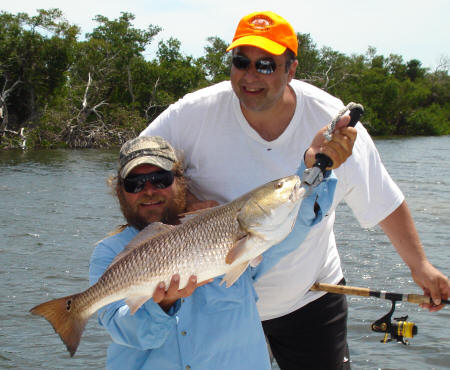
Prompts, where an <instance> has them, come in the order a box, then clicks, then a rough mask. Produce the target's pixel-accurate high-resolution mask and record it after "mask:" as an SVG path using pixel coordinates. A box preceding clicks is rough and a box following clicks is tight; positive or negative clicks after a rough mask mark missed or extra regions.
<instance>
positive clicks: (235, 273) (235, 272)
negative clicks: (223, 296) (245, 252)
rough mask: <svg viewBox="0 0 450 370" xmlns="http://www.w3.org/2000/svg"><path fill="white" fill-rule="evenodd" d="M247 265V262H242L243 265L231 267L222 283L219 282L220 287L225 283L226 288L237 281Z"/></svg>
mask: <svg viewBox="0 0 450 370" xmlns="http://www.w3.org/2000/svg"><path fill="white" fill-rule="evenodd" d="M248 264H249V261H246V262H243V263H241V264H239V265H236V266H235V267H233V268H232V269H231V270H230V271H228V272H227V273H226V275H225V276H224V277H223V279H222V281H221V282H220V285H222V284H223V283H224V282H225V283H226V287H227V288H229V287H230V286H232V285H233V284H234V283H235V282H236V281H237V279H239V277H240V276H241V275H242V274H243V273H244V271H245V269H246V268H247V266H248Z"/></svg>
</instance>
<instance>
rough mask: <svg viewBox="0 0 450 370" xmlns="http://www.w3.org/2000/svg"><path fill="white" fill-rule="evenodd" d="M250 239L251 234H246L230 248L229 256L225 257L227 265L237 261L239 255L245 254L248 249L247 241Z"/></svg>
mask: <svg viewBox="0 0 450 370" xmlns="http://www.w3.org/2000/svg"><path fill="white" fill-rule="evenodd" d="M249 240H250V238H249V235H245V236H244V237H242V238H241V239H239V240H238V241H236V243H235V244H234V246H233V247H232V248H231V249H230V251H229V252H228V254H227V256H226V257H225V263H226V264H227V265H231V264H232V263H233V262H234V261H236V260H237V259H238V258H239V257H241V256H243V255H244V253H245V252H246V251H247V248H248V244H247V242H248V241H249Z"/></svg>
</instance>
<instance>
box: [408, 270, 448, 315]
mask: <svg viewBox="0 0 450 370" xmlns="http://www.w3.org/2000/svg"><path fill="white" fill-rule="evenodd" d="M411 275H412V277H413V279H414V281H415V282H416V284H417V285H419V286H420V287H421V288H422V290H423V292H424V294H425V295H426V296H429V297H431V299H432V300H433V303H434V304H431V303H423V304H421V305H420V306H421V307H422V308H426V309H428V311H430V312H435V311H439V310H441V309H442V308H443V307H444V306H445V305H443V304H440V303H441V300H442V299H448V297H449V296H450V283H449V281H448V278H447V277H446V276H445V275H444V274H442V273H441V272H440V271H439V270H438V269H437V268H435V267H434V266H433V265H432V264H431V263H430V262H428V261H425V262H424V263H422V264H421V265H420V266H419V267H418V268H415V269H411Z"/></svg>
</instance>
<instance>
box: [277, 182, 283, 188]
mask: <svg viewBox="0 0 450 370" xmlns="http://www.w3.org/2000/svg"><path fill="white" fill-rule="evenodd" d="M282 187H283V183H282V182H281V181H278V182H277V183H276V184H275V189H281V188H282Z"/></svg>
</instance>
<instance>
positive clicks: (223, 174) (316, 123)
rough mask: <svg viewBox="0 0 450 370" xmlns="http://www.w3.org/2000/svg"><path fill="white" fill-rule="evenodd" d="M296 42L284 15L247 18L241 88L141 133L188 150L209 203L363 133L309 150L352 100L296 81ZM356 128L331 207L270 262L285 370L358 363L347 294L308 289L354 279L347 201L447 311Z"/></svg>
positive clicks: (193, 97)
mask: <svg viewBox="0 0 450 370" xmlns="http://www.w3.org/2000/svg"><path fill="white" fill-rule="evenodd" d="M297 47H298V42H297V37H296V34H295V32H294V30H293V29H292V27H291V25H290V24H289V23H288V22H287V21H286V20H285V19H283V18H282V17H280V16H278V15H277V14H274V13H273V12H256V13H252V14H249V15H247V16H245V17H244V18H242V19H241V21H240V22H239V25H238V27H237V30H236V33H235V36H234V38H233V42H232V44H231V45H230V46H229V48H228V49H227V51H229V50H232V53H233V55H232V57H233V58H232V68H231V81H226V82H222V83H219V84H216V85H214V86H211V87H208V88H205V89H202V90H199V91H196V92H194V93H192V94H187V95H186V96H185V97H184V98H183V99H181V100H179V101H178V102H176V103H175V104H172V105H171V106H170V107H169V108H168V109H167V110H166V111H164V112H163V113H162V114H161V115H160V116H159V117H158V118H157V119H156V120H155V121H153V122H152V123H151V124H150V125H149V127H147V129H145V130H144V131H143V132H142V134H141V135H159V136H162V137H165V138H166V139H168V140H169V141H170V142H171V143H172V144H173V145H174V147H176V148H178V149H180V150H182V151H183V154H184V156H185V163H186V166H187V167H186V172H185V173H186V175H187V176H188V177H189V179H190V186H189V189H190V191H191V193H192V194H193V195H194V196H195V197H197V198H198V199H200V200H214V201H217V202H218V203H223V202H227V201H229V200H231V199H234V198H236V197H237V196H239V195H241V194H243V193H245V192H246V191H248V190H250V189H252V188H254V187H255V186H257V185H260V184H263V183H265V182H267V181H270V180H273V179H276V178H279V177H283V176H286V175H289V174H292V173H295V172H299V173H301V171H300V170H299V165H300V162H301V159H302V157H303V156H304V158H305V162H306V165H307V166H308V167H311V166H312V164H313V163H314V156H315V154H316V151H317V150H316V149H314V148H317V147H320V145H322V151H324V152H325V153H327V152H328V153H330V152H332V151H333V145H345V143H348V142H353V140H354V138H355V136H356V135H355V131H353V130H355V129H353V128H340V129H339V130H338V132H335V134H334V137H333V139H332V141H331V142H325V141H323V142H321V143H319V145H315V146H312V147H310V143H311V142H312V140H313V138H314V137H315V134H316V132H317V131H319V130H320V129H321V128H323V126H324V125H325V124H327V123H329V122H330V121H331V120H332V119H333V117H335V116H336V114H337V113H338V112H339V111H340V110H341V109H342V108H343V104H342V102H341V101H340V100H339V99H337V98H335V97H333V96H331V95H329V94H327V93H326V92H324V91H322V90H320V89H318V88H316V87H314V86H312V85H309V84H306V83H304V82H301V81H298V80H295V79H294V75H295V71H296V68H297V65H298V61H297V59H296V55H297V49H298V48H297ZM230 82H231V83H230ZM348 119H349V118H348V117H344V118H342V119H341V121H340V125H342V124H345V123H346V122H348ZM356 131H357V139H356V140H355V142H354V147H353V155H352V156H351V157H350V158H349V159H348V160H347V161H345V163H343V164H342V165H341V166H340V167H339V168H337V169H336V170H335V174H336V176H337V178H338V185H337V188H336V193H335V196H334V201H333V204H332V207H331V209H330V211H329V212H328V213H327V214H326V215H325V217H324V219H323V220H322V221H321V222H320V223H318V224H317V225H315V226H314V227H313V228H312V229H311V231H310V232H309V234H308V236H307V238H306V240H304V241H303V242H302V243H301V244H300V243H299V242H298V241H297V242H296V240H295V237H291V236H292V234H291V235H290V236H289V237H288V238H287V239H286V240H285V241H284V242H283V243H288V244H289V250H291V252H290V253H289V254H288V255H286V256H279V257H278V258H276V256H274V254H276V253H277V247H274V248H271V249H270V250H269V251H268V252H266V253H271V256H270V258H264V259H263V261H262V266H261V267H259V268H260V270H259V272H258V274H257V275H258V276H257V278H259V280H258V281H257V282H256V284H255V288H256V291H257V293H258V296H259V300H258V311H259V314H260V316H261V319H262V321H263V327H264V331H265V333H266V336H267V338H268V340H269V342H270V345H271V348H272V351H273V354H274V356H275V358H276V359H277V362H278V364H279V366H280V368H281V369H283V370H284V369H299V368H308V369H309V368H317V369H340V368H345V367H349V364H348V362H349V361H348V359H349V356H348V349H347V341H346V321H347V303H346V300H345V296H342V295H335V294H330V293H328V294H325V293H323V292H315V291H314V292H312V291H310V290H309V288H310V287H311V286H312V285H313V284H314V283H315V282H324V283H331V284H337V283H340V282H342V281H343V273H342V269H341V265H340V260H339V255H338V251H337V248H336V242H335V238H334V233H333V225H334V219H335V212H334V210H335V208H336V206H337V205H338V203H339V202H340V201H341V200H345V201H346V203H347V204H348V205H349V206H350V207H351V209H352V211H353V213H354V215H355V216H356V218H357V219H358V221H359V223H360V224H361V226H363V227H373V226H375V225H377V224H379V225H380V226H381V227H382V229H383V230H384V232H385V233H386V234H387V235H388V237H389V238H390V239H391V241H392V243H393V244H394V246H395V248H396V249H397V251H398V253H399V254H400V256H401V257H402V258H403V260H404V261H405V262H406V263H407V264H408V266H409V267H410V269H411V273H412V276H413V278H414V280H415V281H416V283H417V284H418V285H419V286H420V287H422V288H423V289H424V291H425V292H426V293H428V294H430V295H431V297H432V298H433V300H434V302H435V303H436V305H438V306H433V307H431V306H430V305H426V307H427V308H429V309H430V310H438V309H441V308H442V305H439V303H440V300H441V299H442V298H443V299H447V297H448V294H449V290H450V289H449V283H448V279H447V277H446V276H444V275H443V274H442V273H441V272H439V271H438V270H437V269H435V268H434V267H433V266H432V265H431V264H430V262H429V261H428V259H427V258H426V256H425V253H424V251H423V247H422V245H421V242H420V240H419V237H418V235H417V232H416V230H415V227H414V223H413V220H412V218H411V215H410V212H409V210H408V207H407V204H406V202H405V199H404V196H403V194H402V192H401V191H400V189H399V188H398V187H397V185H396V184H395V183H394V182H393V181H392V179H391V177H390V176H389V174H388V173H387V171H386V170H385V168H384V166H383V164H382V162H381V160H380V157H379V155H378V152H377V150H376V148H375V145H374V143H373V141H372V139H371V138H370V136H369V134H368V133H367V131H366V130H365V128H364V127H363V126H362V125H361V124H359V123H358V124H357V125H356ZM317 140H318V139H317ZM316 144H317V143H316ZM344 160H345V158H342V161H340V163H337V165H339V164H341V163H342V162H344ZM284 250H286V248H284Z"/></svg>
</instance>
